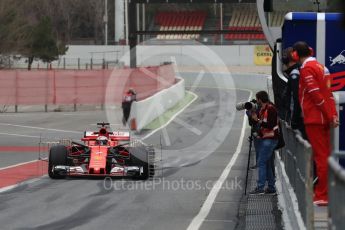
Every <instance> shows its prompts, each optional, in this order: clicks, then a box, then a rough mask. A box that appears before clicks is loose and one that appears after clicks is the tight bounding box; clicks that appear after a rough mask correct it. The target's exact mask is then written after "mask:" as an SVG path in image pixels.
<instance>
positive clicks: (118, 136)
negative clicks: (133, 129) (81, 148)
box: [81, 131, 130, 141]
mask: <svg viewBox="0 0 345 230" xmlns="http://www.w3.org/2000/svg"><path fill="white" fill-rule="evenodd" d="M98 136H99V132H92V131H86V132H85V133H84V138H82V139H81V140H82V141H92V140H96V138H97V137H98ZM107 136H108V137H109V139H110V140H111V141H129V140H130V137H129V132H123V131H116V132H108V133H107Z"/></svg>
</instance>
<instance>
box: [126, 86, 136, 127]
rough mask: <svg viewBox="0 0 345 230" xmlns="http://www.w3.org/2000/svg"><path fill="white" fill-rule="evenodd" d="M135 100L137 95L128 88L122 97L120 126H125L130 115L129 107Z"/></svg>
mask: <svg viewBox="0 0 345 230" xmlns="http://www.w3.org/2000/svg"><path fill="white" fill-rule="evenodd" d="M136 100H137V93H136V92H135V90H134V89H133V88H130V89H129V90H128V91H127V92H126V93H125V95H124V97H123V100H122V113H123V117H122V124H123V125H124V126H125V125H126V124H127V121H128V118H129V115H130V113H131V106H132V103H133V101H136Z"/></svg>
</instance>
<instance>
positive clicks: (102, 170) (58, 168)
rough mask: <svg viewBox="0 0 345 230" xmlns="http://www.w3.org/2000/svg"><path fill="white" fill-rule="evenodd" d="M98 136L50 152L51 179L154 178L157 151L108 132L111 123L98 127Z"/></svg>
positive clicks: (90, 134) (124, 135)
mask: <svg viewBox="0 0 345 230" xmlns="http://www.w3.org/2000/svg"><path fill="white" fill-rule="evenodd" d="M97 125H98V127H99V128H100V129H99V131H97V132H90V131H86V132H85V133H84V138H82V139H81V140H82V141H83V142H84V144H81V143H77V142H73V141H72V142H71V143H70V144H69V145H67V146H66V145H55V146H52V147H51V148H50V151H49V159H48V162H49V163H48V174H49V176H50V178H53V179H61V178H65V177H66V176H110V177H132V178H134V179H141V180H145V179H148V178H149V177H150V176H153V174H154V149H153V147H152V146H146V145H145V144H143V143H142V142H141V141H139V140H136V141H133V140H130V136H129V133H128V132H111V131H108V128H109V123H97Z"/></svg>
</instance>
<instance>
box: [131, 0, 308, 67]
mask: <svg viewBox="0 0 345 230" xmlns="http://www.w3.org/2000/svg"><path fill="white" fill-rule="evenodd" d="M258 1H259V0H258ZM258 1H256V0H128V6H126V7H127V8H128V16H127V18H128V23H126V24H127V25H128V28H127V35H126V36H127V40H128V43H127V44H129V45H130V48H131V50H133V52H135V50H134V48H135V46H136V44H139V43H144V44H145V45H190V44H198V43H203V44H206V45H256V44H267V37H266V36H267V33H266V30H263V26H262V25H261V23H260V22H262V21H263V20H262V16H260V14H259V13H258V5H257V4H258ZM290 1H293V2H294V3H296V4H295V5H299V4H297V3H298V1H297V0H289V1H287V0H260V2H262V4H263V5H266V3H269V4H268V8H269V9H268V10H265V18H266V21H265V23H267V25H265V26H266V28H267V26H269V27H271V28H277V29H276V31H279V30H280V29H279V28H280V26H281V25H282V24H283V21H284V16H285V14H286V13H287V11H288V10H286V9H288V8H287V7H280V8H279V7H278V6H280V5H282V4H283V5H284V4H291V3H290ZM308 4H309V5H310V3H308ZM264 7H266V9H267V6H264ZM273 8H274V9H273ZM279 9H280V10H279ZM284 9H285V10H284ZM265 35H266V36H265ZM271 40H272V39H271ZM132 56H133V58H134V59H135V57H134V56H135V55H134V53H133V55H132ZM134 59H133V63H134V62H135V60H134ZM131 60H132V58H131Z"/></svg>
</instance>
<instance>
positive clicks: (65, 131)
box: [0, 123, 80, 134]
mask: <svg viewBox="0 0 345 230" xmlns="http://www.w3.org/2000/svg"><path fill="white" fill-rule="evenodd" d="M0 125H3V126H12V127H19V128H26V129H38V130H47V131H56V132H62V133H78V134H80V132H77V131H71V130H62V129H49V128H42V127H35V126H27V125H15V124H9V123H0Z"/></svg>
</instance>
